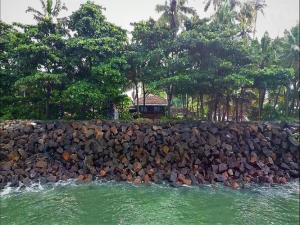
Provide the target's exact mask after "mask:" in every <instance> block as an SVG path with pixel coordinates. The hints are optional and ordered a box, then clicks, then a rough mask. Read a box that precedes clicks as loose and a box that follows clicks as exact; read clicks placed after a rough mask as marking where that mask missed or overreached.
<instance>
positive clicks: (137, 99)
mask: <svg viewBox="0 0 300 225" xmlns="http://www.w3.org/2000/svg"><path fill="white" fill-rule="evenodd" d="M138 85H139V83H138V82H135V92H136V93H135V98H136V112H137V116H138V117H140V103H139V86H138Z"/></svg>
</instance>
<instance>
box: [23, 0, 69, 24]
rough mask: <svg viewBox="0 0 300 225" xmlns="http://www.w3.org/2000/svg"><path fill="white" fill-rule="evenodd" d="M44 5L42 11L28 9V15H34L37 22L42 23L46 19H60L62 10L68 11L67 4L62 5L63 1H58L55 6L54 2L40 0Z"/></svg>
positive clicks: (51, 0)
mask: <svg viewBox="0 0 300 225" xmlns="http://www.w3.org/2000/svg"><path fill="white" fill-rule="evenodd" d="M40 2H41V5H42V11H39V10H36V9H34V8H32V7H31V6H29V7H28V9H27V10H26V13H28V12H29V13H33V17H34V19H35V20H37V21H42V20H44V19H50V20H51V19H52V18H56V17H58V15H59V13H60V12H61V11H62V10H67V7H66V6H65V4H62V2H61V0H56V1H55V5H54V4H53V0H40Z"/></svg>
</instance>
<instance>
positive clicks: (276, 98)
mask: <svg viewBox="0 0 300 225" xmlns="http://www.w3.org/2000/svg"><path fill="white" fill-rule="evenodd" d="M280 92H281V87H279V90H278V92H277V94H276V96H275V99H274V106H273V110H274V111H275V110H276V106H277V103H278V98H279V95H280Z"/></svg>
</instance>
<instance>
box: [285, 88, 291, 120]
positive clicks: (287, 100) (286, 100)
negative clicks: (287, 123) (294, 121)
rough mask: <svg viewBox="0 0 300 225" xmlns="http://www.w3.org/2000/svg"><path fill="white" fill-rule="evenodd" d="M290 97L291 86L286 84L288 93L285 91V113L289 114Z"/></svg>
mask: <svg viewBox="0 0 300 225" xmlns="http://www.w3.org/2000/svg"><path fill="white" fill-rule="evenodd" d="M289 97H290V87H289V86H288V85H287V86H286V93H285V115H286V116H288V115H289Z"/></svg>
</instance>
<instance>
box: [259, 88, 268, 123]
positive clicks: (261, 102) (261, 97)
mask: <svg viewBox="0 0 300 225" xmlns="http://www.w3.org/2000/svg"><path fill="white" fill-rule="evenodd" d="M265 95H266V89H265V88H262V89H259V90H258V120H259V121H260V120H261V117H262V111H263V106H264V101H265Z"/></svg>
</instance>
